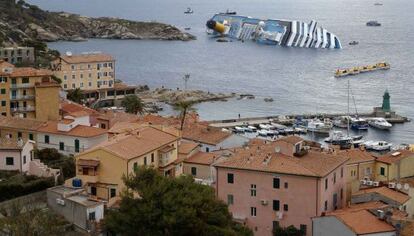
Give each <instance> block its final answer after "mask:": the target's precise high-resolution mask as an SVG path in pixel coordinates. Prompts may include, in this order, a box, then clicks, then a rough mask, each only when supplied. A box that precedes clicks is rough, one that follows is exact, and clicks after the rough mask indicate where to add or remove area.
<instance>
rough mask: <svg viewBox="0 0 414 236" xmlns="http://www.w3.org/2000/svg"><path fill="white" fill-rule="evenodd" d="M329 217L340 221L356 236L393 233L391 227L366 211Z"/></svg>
mask: <svg viewBox="0 0 414 236" xmlns="http://www.w3.org/2000/svg"><path fill="white" fill-rule="evenodd" d="M331 215H333V216H335V217H336V218H337V219H338V220H340V221H342V222H343V223H344V224H345V225H346V226H348V227H349V228H350V229H351V230H352V231H353V232H354V233H356V234H357V235H360V234H374V233H382V232H393V231H395V228H394V227H393V226H392V225H390V224H388V223H386V222H385V221H382V220H380V219H378V218H377V217H376V216H375V215H373V214H372V213H370V212H369V211H368V210H359V211H345V212H340V213H337V214H335V213H334V212H333V214H331Z"/></svg>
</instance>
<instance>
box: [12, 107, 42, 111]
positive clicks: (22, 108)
mask: <svg viewBox="0 0 414 236" xmlns="http://www.w3.org/2000/svg"><path fill="white" fill-rule="evenodd" d="M10 110H11V112H30V111H35V110H36V108H35V107H34V106H27V107H14V108H11V109H10Z"/></svg>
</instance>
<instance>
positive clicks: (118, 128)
mask: <svg viewBox="0 0 414 236" xmlns="http://www.w3.org/2000/svg"><path fill="white" fill-rule="evenodd" d="M140 127H142V124H139V123H135V122H128V121H124V122H123V121H121V122H117V123H115V124H114V125H113V126H112V127H111V128H110V129H109V130H108V132H109V133H112V134H122V133H125V132H129V131H133V130H136V129H139V128H140Z"/></svg>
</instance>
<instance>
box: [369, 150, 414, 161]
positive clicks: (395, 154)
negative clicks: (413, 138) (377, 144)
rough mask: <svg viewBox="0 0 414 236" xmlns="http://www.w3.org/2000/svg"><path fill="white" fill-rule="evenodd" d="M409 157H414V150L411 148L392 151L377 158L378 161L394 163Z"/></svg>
mask: <svg viewBox="0 0 414 236" xmlns="http://www.w3.org/2000/svg"><path fill="white" fill-rule="evenodd" d="M407 157H414V152H412V151H410V150H405V149H403V150H398V151H392V152H389V153H387V154H385V155H382V156H380V157H378V158H377V161H379V162H383V163H387V164H392V163H394V162H397V161H400V160H402V159H404V158H407Z"/></svg>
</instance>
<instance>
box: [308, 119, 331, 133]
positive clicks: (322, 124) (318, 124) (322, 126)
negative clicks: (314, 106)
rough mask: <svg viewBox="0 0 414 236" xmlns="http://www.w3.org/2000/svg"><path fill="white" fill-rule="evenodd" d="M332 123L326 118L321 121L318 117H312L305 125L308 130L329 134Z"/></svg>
mask: <svg viewBox="0 0 414 236" xmlns="http://www.w3.org/2000/svg"><path fill="white" fill-rule="evenodd" d="M332 127H333V125H332V123H331V122H329V121H328V120H324V121H321V120H319V119H314V120H310V121H308V124H307V126H306V127H305V128H306V129H307V130H308V132H314V133H321V134H329V132H330V131H331V129H332Z"/></svg>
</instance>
